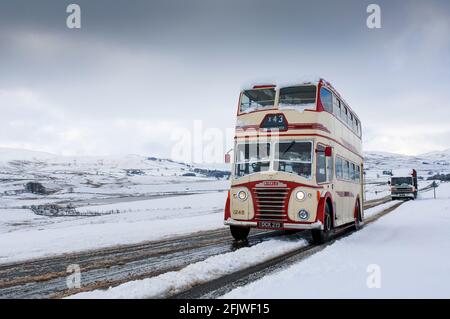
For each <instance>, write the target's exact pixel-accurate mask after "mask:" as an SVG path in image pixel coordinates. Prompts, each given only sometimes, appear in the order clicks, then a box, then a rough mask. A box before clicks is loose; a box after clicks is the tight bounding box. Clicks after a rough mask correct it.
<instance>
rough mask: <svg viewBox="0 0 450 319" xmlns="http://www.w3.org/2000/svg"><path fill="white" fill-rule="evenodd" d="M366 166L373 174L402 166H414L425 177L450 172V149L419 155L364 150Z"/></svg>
mask: <svg viewBox="0 0 450 319" xmlns="http://www.w3.org/2000/svg"><path fill="white" fill-rule="evenodd" d="M364 158H365V164H364V165H365V168H366V170H368V171H371V174H378V175H380V174H382V173H383V171H389V170H393V169H401V168H414V169H416V170H417V171H418V174H419V176H422V177H424V178H426V177H428V176H431V175H435V174H443V173H449V172H450V150H446V151H436V152H431V153H426V154H421V155H418V156H409V155H402V154H395V153H386V152H364Z"/></svg>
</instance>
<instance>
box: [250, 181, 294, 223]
mask: <svg viewBox="0 0 450 319" xmlns="http://www.w3.org/2000/svg"><path fill="white" fill-rule="evenodd" d="M253 194H254V196H255V202H256V218H257V219H258V220H268V221H272V220H273V221H287V214H286V211H287V209H286V202H287V197H288V194H289V189H288V188H268V187H264V188H262V187H261V188H254V189H253Z"/></svg>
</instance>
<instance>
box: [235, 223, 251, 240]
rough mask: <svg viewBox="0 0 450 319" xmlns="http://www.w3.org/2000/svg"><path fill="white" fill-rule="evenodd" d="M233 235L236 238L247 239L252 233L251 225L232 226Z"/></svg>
mask: <svg viewBox="0 0 450 319" xmlns="http://www.w3.org/2000/svg"><path fill="white" fill-rule="evenodd" d="M230 231H231V236H233V238H234V239H235V240H246V239H247V237H248V234H249V233H250V228H249V227H238V226H230Z"/></svg>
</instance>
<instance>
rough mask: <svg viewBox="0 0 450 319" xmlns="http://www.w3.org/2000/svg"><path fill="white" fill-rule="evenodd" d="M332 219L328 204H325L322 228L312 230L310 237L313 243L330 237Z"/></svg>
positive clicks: (323, 241)
mask: <svg viewBox="0 0 450 319" xmlns="http://www.w3.org/2000/svg"><path fill="white" fill-rule="evenodd" d="M332 227H333V226H332V221H331V209H330V206H329V205H328V204H327V205H326V206H325V216H324V223H323V229H313V230H312V232H311V233H312V238H313V242H314V243H315V244H323V243H326V242H327V241H328V239H329V238H330V233H331V229H332Z"/></svg>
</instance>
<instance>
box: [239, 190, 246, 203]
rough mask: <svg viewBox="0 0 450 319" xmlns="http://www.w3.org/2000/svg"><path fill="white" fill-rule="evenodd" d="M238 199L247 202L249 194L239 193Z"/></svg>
mask: <svg viewBox="0 0 450 319" xmlns="http://www.w3.org/2000/svg"><path fill="white" fill-rule="evenodd" d="M238 198H239V199H240V200H241V201H243V202H244V201H246V200H247V198H248V194H247V192H246V191H239V193H238Z"/></svg>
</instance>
